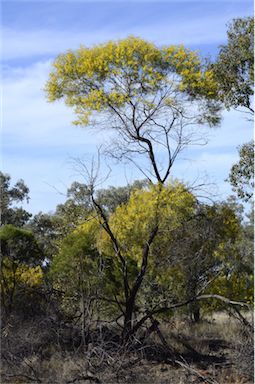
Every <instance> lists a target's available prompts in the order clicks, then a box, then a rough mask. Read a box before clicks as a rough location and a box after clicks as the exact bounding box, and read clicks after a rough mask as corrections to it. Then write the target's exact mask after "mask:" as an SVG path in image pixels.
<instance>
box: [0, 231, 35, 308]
mask: <svg viewBox="0 0 255 384" xmlns="http://www.w3.org/2000/svg"><path fill="white" fill-rule="evenodd" d="M0 242H1V245H0V250H1V274H0V278H1V299H2V305H3V308H4V310H5V311H6V312H7V313H10V312H11V311H12V310H13V308H14V304H15V296H16V295H17V292H18V290H19V288H20V287H21V286H22V285H25V286H34V285H38V284H40V283H41V282H42V270H41V268H40V264H41V261H42V253H41V250H40V247H39V246H38V243H37V241H36V239H35V237H34V235H33V233H32V232H30V231H27V230H24V229H21V228H17V227H14V226H13V225H12V224H6V225H5V226H3V227H1V228H0ZM23 296H24V295H23ZM16 304H17V302H16Z"/></svg>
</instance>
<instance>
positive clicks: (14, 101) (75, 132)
mask: <svg viewBox="0 0 255 384" xmlns="http://www.w3.org/2000/svg"><path fill="white" fill-rule="evenodd" d="M252 13H253V2H252V1H251V0H214V1H209V0H208V1H207V0H203V1H193V0H179V1H171V0H165V1H152V0H151V1H146V0H140V1H138V0H136V1H135V0H133V1H132V0H131V1H130V0H129V1H121V0H119V1H117V0H116V1H111V2H109V1H100V2H99V1H95V0H94V1H91V2H89V1H86V0H79V1H75V0H72V1H71V0H58V1H47V0H45V1H37V0H30V1H27V0H20V1H12V0H2V3H1V27H2V28H1V29H2V35H1V43H2V44H1V45H2V55H1V56H2V71H1V77H2V84H3V85H2V103H1V112H2V113H1V115H2V116H1V155H2V156H1V170H2V171H3V172H5V173H8V174H10V175H11V178H12V182H13V183H15V182H16V181H17V180H18V179H20V178H22V179H23V180H24V181H25V183H26V184H27V185H28V187H29V189H30V202H29V204H28V206H26V209H27V210H29V211H30V212H32V213H37V212H39V211H43V212H52V211H54V209H55V207H56V205H57V204H59V203H61V202H63V201H64V200H65V193H66V190H67V188H68V187H69V186H70V185H71V183H72V182H73V181H75V180H77V181H80V182H82V181H83V179H82V178H81V175H79V174H78V173H77V171H76V170H75V169H74V166H73V162H72V161H71V159H73V158H77V157H82V158H84V159H85V161H88V162H89V159H91V157H92V156H93V155H94V154H95V153H96V151H97V147H98V146H99V145H100V144H102V143H104V142H105V141H106V140H107V139H108V138H107V135H106V133H102V132H100V133H98V132H94V131H92V130H91V129H88V128H85V127H76V126H74V125H72V121H73V120H74V118H75V117H74V114H73V112H72V110H71V109H69V108H67V107H66V106H65V105H64V104H63V103H62V102H57V103H48V102H47V100H46V96H45V93H44V91H43V88H44V85H45V82H46V81H47V78H48V74H49V72H50V69H51V63H52V62H53V60H54V58H55V57H56V56H57V55H58V54H60V53H63V52H65V51H66V50H68V49H75V48H78V47H79V46H80V45H81V44H82V45H85V46H93V45H94V44H98V43H103V42H106V41H108V40H110V39H113V40H117V39H121V38H125V37H127V36H129V35H135V36H139V37H142V38H144V39H146V40H149V41H152V42H154V43H155V44H156V45H158V46H162V45H171V44H184V45H185V46H186V47H188V48H190V49H194V50H197V51H199V53H200V54H201V56H203V57H208V56H210V57H211V58H212V60H213V59H214V58H215V57H216V55H217V52H218V49H219V48H218V47H219V45H221V44H224V43H226V29H227V27H226V24H227V23H228V22H230V21H231V20H232V19H233V18H236V17H244V16H249V15H252ZM252 137H253V126H252V124H251V122H248V121H247V120H246V119H245V116H244V114H242V113H239V112H236V111H229V112H228V111H224V112H223V119H222V123H221V126H220V127H219V128H216V129H212V130H211V131H210V132H209V142H208V144H207V145H206V146H203V147H201V146H198V147H192V149H190V150H188V151H187V152H183V153H182V155H181V156H180V158H179V159H178V160H177V162H176V164H175V165H174V167H173V174H172V175H173V177H177V178H179V179H181V180H183V181H186V182H189V183H198V184H199V183H207V184H208V187H207V191H206V192H204V193H205V194H206V193H210V195H211V196H212V195H214V198H215V199H216V200H220V199H224V198H226V197H227V196H228V195H229V194H231V188H230V186H229V184H228V183H227V182H225V179H226V178H227V177H228V174H229V170H230V168H231V165H232V164H233V163H235V162H236V161H237V160H238V151H237V147H238V146H239V145H241V144H243V143H245V142H247V141H249V140H251V139H252ZM111 167H112V172H111V175H110V177H109V179H108V180H107V181H106V182H105V183H106V184H105V185H104V186H107V185H116V186H118V185H125V184H126V183H127V182H132V180H134V179H138V178H142V175H141V174H139V172H138V171H137V170H136V169H134V168H132V167H131V166H130V165H125V164H122V165H121V164H119V165H111Z"/></svg>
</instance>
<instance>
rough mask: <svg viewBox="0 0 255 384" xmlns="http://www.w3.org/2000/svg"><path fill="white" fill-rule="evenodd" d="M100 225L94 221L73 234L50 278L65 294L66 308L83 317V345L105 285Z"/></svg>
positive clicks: (55, 261) (65, 241) (62, 246)
mask: <svg viewBox="0 0 255 384" xmlns="http://www.w3.org/2000/svg"><path fill="white" fill-rule="evenodd" d="M98 233H99V225H98V222H97V221H96V220H95V219H94V218H93V217H90V218H87V221H86V222H85V223H84V224H83V225H80V226H78V227H77V228H76V229H75V230H73V231H72V232H70V233H69V234H68V235H67V236H66V237H65V238H64V239H63V240H62V241H61V242H60V243H59V252H58V253H57V254H56V255H55V256H54V258H53V261H52V263H51V265H50V271H49V277H50V280H51V282H52V285H53V287H54V288H55V289H57V290H59V291H61V292H62V297H63V300H62V309H63V311H64V312H65V314H67V315H68V316H70V317H72V318H74V317H75V318H80V323H81V328H82V338H83V343H84V344H85V342H86V340H85V339H86V335H87V333H88V329H89V327H90V325H91V324H90V321H91V320H92V318H93V316H95V313H94V310H95V309H96V305H97V302H98V301H97V297H98V295H100V294H101V293H102V289H101V287H102V285H104V283H105V282H104V279H103V277H104V276H103V273H102V258H101V256H100V253H99V252H98V250H97V247H96V245H97V237H98Z"/></svg>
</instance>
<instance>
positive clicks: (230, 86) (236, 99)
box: [212, 17, 254, 113]
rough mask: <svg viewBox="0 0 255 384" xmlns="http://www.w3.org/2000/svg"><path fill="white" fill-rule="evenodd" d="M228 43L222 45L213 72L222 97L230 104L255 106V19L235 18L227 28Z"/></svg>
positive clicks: (246, 106) (222, 99)
mask: <svg viewBox="0 0 255 384" xmlns="http://www.w3.org/2000/svg"><path fill="white" fill-rule="evenodd" d="M227 35H228V43H227V45H222V46H221V49H220V52H219V55H218V57H217V61H216V62H215V63H214V64H213V67H212V68H213V72H214V75H215V78H216V80H217V82H218V95H219V99H220V100H221V101H223V102H224V104H225V106H226V107H227V108H231V107H233V108H238V107H244V108H245V109H246V110H248V112H251V113H254V108H253V106H252V96H253V81H254V20H253V17H245V18H238V19H234V20H233V21H232V23H231V24H230V25H229V29H228V31H227Z"/></svg>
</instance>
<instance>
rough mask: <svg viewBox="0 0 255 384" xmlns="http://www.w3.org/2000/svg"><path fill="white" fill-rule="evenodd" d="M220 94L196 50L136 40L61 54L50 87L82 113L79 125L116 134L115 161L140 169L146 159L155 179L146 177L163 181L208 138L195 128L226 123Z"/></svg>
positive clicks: (52, 94) (51, 92)
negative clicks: (184, 154) (190, 148)
mask: <svg viewBox="0 0 255 384" xmlns="http://www.w3.org/2000/svg"><path fill="white" fill-rule="evenodd" d="M216 90H217V87H216V83H215V81H214V78H213V73H212V71H210V70H208V69H206V68H205V67H204V65H203V64H202V63H201V60H200V58H199V56H198V54H197V53H196V52H193V51H190V50H188V49H186V48H185V47H184V46H167V47H163V48H158V47H156V46H155V45H154V44H152V43H149V42H147V41H145V40H142V39H140V38H137V37H132V36H131V37H128V38H126V39H124V40H120V41H117V42H115V41H109V42H108V43H106V44H102V45H98V46H94V47H92V48H87V47H83V46H82V47H81V48H79V49H78V50H76V51H68V52H67V53H65V54H61V55H59V56H58V57H57V58H56V60H55V62H54V63H53V70H52V72H51V73H50V76H49V80H48V82H47V84H46V92H47V95H48V99H49V101H55V100H57V99H61V98H63V99H64V100H65V103H66V104H67V105H68V106H70V107H72V108H74V111H75V113H76V115H77V120H76V121H75V123H76V124H81V125H90V126H95V127H96V126H99V127H100V128H107V129H111V130H114V132H115V138H116V140H114V143H113V144H112V145H111V147H110V148H109V151H108V152H109V153H111V155H112V156H115V157H117V158H123V157H124V158H125V159H127V160H130V161H131V162H134V163H135V164H137V157H139V156H140V155H142V156H145V157H146V158H147V160H148V161H149V163H150V166H151V171H150V172H151V174H150V176H149V172H146V169H145V167H143V169H142V172H143V173H145V174H146V176H148V177H149V178H152V179H153V178H155V179H156V181H157V182H165V181H166V180H167V178H168V176H169V173H170V169H171V167H172V165H173V162H174V160H175V158H176V156H177V154H178V153H179V151H180V150H182V149H183V148H184V147H185V146H187V145H188V144H189V143H190V142H191V141H193V140H194V141H196V142H197V140H198V139H199V138H200V137H199V134H198V131H197V129H196V130H195V131H193V127H194V126H197V125H201V124H209V125H215V124H217V123H218V122H219V105H218V103H217V102H215V96H216ZM162 159H164V161H163V162H162V164H164V165H163V166H162V167H161V166H160V165H159V162H160V160H162ZM162 164H161V165H162ZM139 168H140V167H139Z"/></svg>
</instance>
